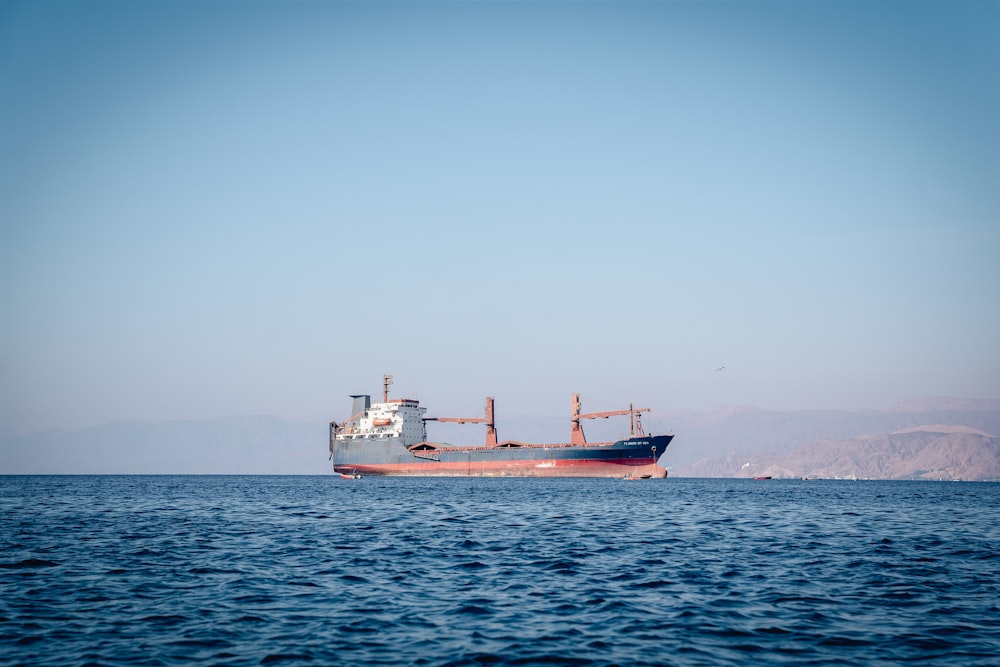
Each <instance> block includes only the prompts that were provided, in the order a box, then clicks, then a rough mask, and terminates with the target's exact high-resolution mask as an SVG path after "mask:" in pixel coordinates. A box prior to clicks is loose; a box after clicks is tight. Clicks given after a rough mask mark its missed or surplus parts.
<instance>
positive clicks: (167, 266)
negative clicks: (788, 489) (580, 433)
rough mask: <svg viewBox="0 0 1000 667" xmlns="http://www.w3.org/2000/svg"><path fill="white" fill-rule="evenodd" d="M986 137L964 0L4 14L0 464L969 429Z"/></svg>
mask: <svg viewBox="0 0 1000 667" xmlns="http://www.w3.org/2000/svg"><path fill="white" fill-rule="evenodd" d="M998 118H1000V3H997V2H994V1H984V2H973V1H963V0H957V1H956V0H949V1H940V2H922V1H920V0H917V1H907V2H903V1H901V0H900V1H896V2H881V1H878V0H875V1H873V2H860V1H853V0H837V1H824V0H814V1H810V2H783V1H781V0H768V1H760V2H757V1H754V0H747V1H742V2H726V1H710V2H699V1H696V0H690V1H686V2H680V1H679V2H416V1H414V2H323V1H308V2H306V1H303V2H294V1H293V2H270V1H257V2H240V1H231V2H222V1H219V2H212V1H208V2H184V1H181V0H175V1H174V0H172V1H169V2H156V3H152V2H109V1H103V0H95V1H93V2H86V3H80V2H61V1H59V0H53V1H46V2H18V1H7V2H4V3H2V4H0V299H2V300H0V435H11V434H24V433H29V432H34V431H37V430H42V429H47V428H53V427H57V428H66V429H79V428H85V427H88V426H92V425H96V424H101V423H104V422H109V421H115V420H125V419H144V420H154V421H159V420H171V419H202V418H212V417H219V416H229V415H255V414H266V415H274V416H278V417H281V418H285V419H303V420H319V421H325V420H329V419H336V418H342V417H345V416H346V415H347V412H348V411H349V409H350V399H349V398H347V397H348V395H349V394H356V393H370V394H373V395H378V394H379V393H380V391H381V378H382V374H383V373H391V374H393V376H394V377H395V384H394V385H393V392H394V395H396V396H400V395H405V396H408V397H416V398H419V399H420V400H421V402H422V403H423V404H424V405H426V406H428V407H429V408H430V412H431V413H434V414H437V415H438V416H445V415H449V414H450V415H452V416H475V415H477V414H479V413H481V411H482V405H483V397H485V396H486V395H491V396H493V397H495V398H496V401H497V411H498V418H499V417H500V415H501V414H503V413H507V414H510V415H548V416H553V415H556V416H557V415H562V414H564V413H567V412H568V410H569V406H570V395H571V393H573V392H579V393H581V394H582V396H583V401H584V410H585V411H590V410H611V409H619V408H624V407H626V406H627V404H628V403H635V404H636V405H645V406H648V407H651V408H653V409H654V411H656V410H696V411H698V410H706V411H707V410H712V409H715V408H717V407H719V406H724V405H754V406H759V407H764V408H769V409H781V410H794V409H824V408H830V409H843V408H849V409H862V408H885V407H889V406H891V405H892V404H893V403H894V402H896V401H898V400H901V399H907V398H920V397H928V396H955V397H969V398H972V397H977V398H996V397H1000V343H998V341H1000V187H998V186H1000V122H998V120H997V119H998ZM720 367H724V370H717V369H719V368H720ZM501 411H502V412H501Z"/></svg>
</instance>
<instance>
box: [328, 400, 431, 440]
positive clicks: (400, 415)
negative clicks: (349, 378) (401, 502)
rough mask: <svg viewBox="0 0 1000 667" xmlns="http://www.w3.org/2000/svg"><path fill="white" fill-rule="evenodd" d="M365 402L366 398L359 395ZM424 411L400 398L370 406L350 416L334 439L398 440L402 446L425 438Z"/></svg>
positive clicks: (412, 402) (414, 402)
mask: <svg viewBox="0 0 1000 667" xmlns="http://www.w3.org/2000/svg"><path fill="white" fill-rule="evenodd" d="M357 398H360V399H363V400H364V401H365V402H366V403H367V399H368V397H367V396H358V397H356V400H357ZM425 412H427V408H422V407H420V403H419V402H418V401H416V400H414V399H410V398H400V399H394V400H391V401H385V402H384V403H373V404H372V405H370V406H367V407H365V408H364V410H363V412H360V413H358V414H355V415H352V416H351V419H350V420H349V421H348V422H347V423H345V424H344V426H343V427H342V428H340V429H338V431H337V435H336V439H337V440H345V441H350V440H359V439H367V438H401V439H402V444H403V446H405V447H409V446H410V445H415V444H417V443H418V442H423V441H424V440H426V439H427V426H426V425H425V422H424V413H425Z"/></svg>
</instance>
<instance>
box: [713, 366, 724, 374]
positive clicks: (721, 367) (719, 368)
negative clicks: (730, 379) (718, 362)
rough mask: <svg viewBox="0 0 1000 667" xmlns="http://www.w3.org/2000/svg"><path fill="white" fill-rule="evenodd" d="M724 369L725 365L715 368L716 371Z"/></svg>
mask: <svg viewBox="0 0 1000 667" xmlns="http://www.w3.org/2000/svg"><path fill="white" fill-rule="evenodd" d="M724 370H726V367H725V366H719V367H718V368H716V369H715V372H716V373H718V372H719V371H724Z"/></svg>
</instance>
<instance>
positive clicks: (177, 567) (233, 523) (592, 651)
mask: <svg viewBox="0 0 1000 667" xmlns="http://www.w3.org/2000/svg"><path fill="white" fill-rule="evenodd" d="M0 547H2V551H0V665H14V664H26V665H40V664H47V665H85V664H92V665H179V664H192V663H200V664H212V665H260V664H316V665H326V664H384V665H410V664H413V665H480V664H484V663H486V664H489V663H500V664H519V665H531V664H541V663H546V664H569V665H612V664H618V665H626V664H652V665H744V664H751V663H754V664H773V663H785V664H792V665H806V664H808V665H890V664H891V665H896V664H904V663H911V664H912V663H917V664H935V665H955V666H956V667H958V666H962V667H965V666H966V665H997V664H998V663H1000V484H976V483H947V482H937V483H935V482H846V481H845V482H832V481H831V482H826V481H781V480H774V481H765V482H762V481H751V480H696V479H667V480H648V481H639V482H635V481H628V482H627V481H622V480H535V479H524V480H521V479H378V478H365V479H362V480H342V479H340V478H339V477H334V476H329V477H173V476H148V477H147V476H135V477H132V476H124V477H111V476H108V477H104V476H93V477H90V476H83V477H0Z"/></svg>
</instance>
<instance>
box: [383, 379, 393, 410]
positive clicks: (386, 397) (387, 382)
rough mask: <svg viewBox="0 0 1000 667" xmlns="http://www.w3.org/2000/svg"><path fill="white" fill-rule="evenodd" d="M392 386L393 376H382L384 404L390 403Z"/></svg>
mask: <svg viewBox="0 0 1000 667" xmlns="http://www.w3.org/2000/svg"><path fill="white" fill-rule="evenodd" d="M390 384H392V376H391V375H383V376H382V402H383V403H388V402H389V385H390Z"/></svg>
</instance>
